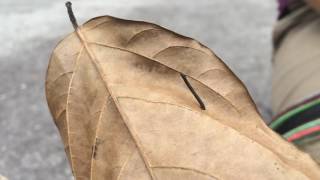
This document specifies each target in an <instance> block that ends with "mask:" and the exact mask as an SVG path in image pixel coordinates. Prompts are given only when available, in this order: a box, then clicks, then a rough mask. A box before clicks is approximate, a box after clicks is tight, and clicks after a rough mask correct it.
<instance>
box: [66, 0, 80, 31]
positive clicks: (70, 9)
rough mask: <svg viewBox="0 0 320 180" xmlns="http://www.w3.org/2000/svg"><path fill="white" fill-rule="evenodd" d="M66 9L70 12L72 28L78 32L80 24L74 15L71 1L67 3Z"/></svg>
mask: <svg viewBox="0 0 320 180" xmlns="http://www.w3.org/2000/svg"><path fill="white" fill-rule="evenodd" d="M66 7H67V10H68V15H69V18H70V21H71V23H72V26H73V28H74V29H75V30H76V29H77V28H78V23H77V19H76V17H75V16H74V14H73V11H72V3H71V2H70V1H67V2H66Z"/></svg>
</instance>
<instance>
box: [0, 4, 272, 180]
mask: <svg viewBox="0 0 320 180" xmlns="http://www.w3.org/2000/svg"><path fill="white" fill-rule="evenodd" d="M73 4H74V10H75V14H76V16H77V17H78V21H79V22H84V21H86V20H88V19H90V18H92V17H94V16H98V15H105V14H109V15H113V16H118V17H122V18H129V19H136V20H145V21H151V22H155V23H157V24H160V25H162V26H164V27H167V28H169V29H172V30H174V31H176V32H178V33H181V34H183V35H186V36H190V37H193V38H195V39H198V40H199V41H201V42H202V43H203V44H205V45H207V46H208V47H210V48H212V49H213V50H214V51H215V52H216V53H217V54H218V55H219V56H220V57H221V58H222V59H224V60H225V62H226V63H227V64H228V65H229V66H230V67H231V69H232V70H233V71H234V72H235V73H236V74H237V75H238V76H239V77H240V79H242V80H243V81H244V83H245V84H246V85H247V86H248V88H249V91H250V93H251V95H252V96H253V98H254V100H255V102H256V103H257V104H258V106H259V108H260V110H261V112H262V113H263V115H264V117H265V118H266V120H267V119H268V118H270V110H269V93H270V83H269V81H270V80H269V75H270V59H271V51H272V50H271V31H272V26H273V24H274V22H275V19H276V4H275V2H273V0H233V1H225V0H201V1H200V0H198V1H193V0H175V1H173V0H134V1H133V0H108V1H102V0H101V1H98V0H92V1H85V0H74V1H73ZM0 22H1V25H0V41H1V45H0V73H1V75H0V174H2V175H5V176H7V177H8V178H9V179H10V180H44V179H46V180H57V179H59V180H60V179H61V180H64V179H71V173H70V169H69V167H68V164H67V162H66V158H65V155H64V151H63V146H62V144H61V141H60V137H59V135H58V131H57V129H56V128H55V126H54V124H53V121H52V119H51V117H50V115H49V112H48V109H47V104H46V101H45V97H44V81H45V80H44V78H45V71H46V67H47V63H48V59H49V56H50V53H51V51H52V49H53V48H54V46H55V45H56V43H57V42H58V41H59V40H60V39H61V38H62V37H63V36H65V35H66V34H67V33H69V32H71V31H72V26H71V25H70V23H69V20H68V18H67V14H66V11H65V7H64V1H60V0H56V1H50V0H28V1H26V0H1V1H0Z"/></svg>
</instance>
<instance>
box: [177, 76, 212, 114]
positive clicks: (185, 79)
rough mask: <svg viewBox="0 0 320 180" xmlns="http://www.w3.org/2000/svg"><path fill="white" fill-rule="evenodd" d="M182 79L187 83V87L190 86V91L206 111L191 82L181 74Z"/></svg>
mask: <svg viewBox="0 0 320 180" xmlns="http://www.w3.org/2000/svg"><path fill="white" fill-rule="evenodd" d="M180 75H181V78H182V79H183V81H184V83H186V85H187V86H188V88H189V90H190V91H191V93H192V94H193V96H194V97H195V98H196V100H197V101H198V103H199V105H200V108H201V109H202V110H206V107H205V105H204V103H203V101H202V99H201V98H200V96H199V95H198V94H197V93H196V91H195V90H194V89H193V87H192V86H191V84H190V82H189V81H188V79H187V77H186V75H184V74H182V73H180Z"/></svg>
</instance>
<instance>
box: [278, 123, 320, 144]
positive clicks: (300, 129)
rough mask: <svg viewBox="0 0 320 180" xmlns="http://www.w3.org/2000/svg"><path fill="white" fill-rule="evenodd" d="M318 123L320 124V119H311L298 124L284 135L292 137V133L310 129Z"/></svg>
mask: <svg viewBox="0 0 320 180" xmlns="http://www.w3.org/2000/svg"><path fill="white" fill-rule="evenodd" d="M317 125H320V119H317V120H314V121H310V122H308V123H305V124H303V125H301V126H298V127H296V128H294V129H292V130H290V131H289V132H287V133H285V134H284V135H283V137H284V138H286V139H287V138H289V137H291V136H292V135H294V134H296V133H298V132H300V131H303V130H306V129H309V128H311V127H314V126H317Z"/></svg>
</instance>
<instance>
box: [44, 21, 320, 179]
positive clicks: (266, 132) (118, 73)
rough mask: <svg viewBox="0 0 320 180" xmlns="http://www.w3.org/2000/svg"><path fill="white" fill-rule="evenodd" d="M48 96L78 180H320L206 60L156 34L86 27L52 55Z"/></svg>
mask: <svg viewBox="0 0 320 180" xmlns="http://www.w3.org/2000/svg"><path fill="white" fill-rule="evenodd" d="M181 73H183V74H185V75H186V76H187V79H188V80H189V81H190V83H191V84H192V86H193V87H194V89H195V91H196V92H197V93H198V94H199V96H200V97H201V98H202V99H203V101H204V104H205V106H206V110H202V109H201V108H200V107H199V104H198V102H197V101H196V100H195V98H194V96H193V95H192V94H191V92H190V91H189V89H188V88H187V86H186V84H185V83H184V82H183V80H182V79H181V77H180V74H181ZM46 94H47V100H48V104H49V107H50V110H51V113H52V116H53V117H54V120H55V123H56V124H57V127H58V129H59V131H60V133H61V137H62V139H63V142H64V145H65V148H66V153H67V156H68V158H69V162H70V164H71V167H72V170H73V174H74V176H75V178H76V179H77V180H87V179H93V180H104V179H108V180H109V179H110V180H113V179H114V180H127V179H136V180H180V179H181V180H191V179H197V180H209V179H210V180H211V179H253V180H256V179H259V180H260V179H277V180H278V179H290V180H293V179H299V180H300V179H320V171H319V167H318V166H317V164H316V163H315V162H314V161H313V160H312V159H311V158H310V157H309V155H307V154H304V153H302V152H300V151H298V150H297V149H296V148H295V147H293V146H292V145H290V144H289V143H287V142H285V141H284V140H283V139H282V138H281V137H279V136H278V135H276V134H275V133H274V132H272V130H270V129H269V128H268V127H267V126H266V125H265V124H264V122H263V121H262V119H261V117H260V115H259V114H258V113H257V110H256V107H255V105H254V103H253V102H252V100H251V98H250V96H249V94H248V92H247V90H246V88H245V87H244V86H243V84H242V83H241V81H240V80H239V79H238V78H237V77H236V76H235V75H234V74H233V73H232V72H231V71H230V69H229V68H228V67H227V66H226V65H225V64H224V63H223V62H222V61H221V60H220V59H219V58H218V57H216V56H215V55H214V54H213V53H212V52H211V50H209V49H208V48H206V47H205V46H203V45H201V44H200V43H198V42H197V41H195V40H193V39H190V38H187V37H184V36H181V35H179V34H176V33H174V32H171V31H169V30H167V29H164V28H162V27H159V26H157V25H155V24H150V23H146V22H137V21H129V20H122V19H117V18H113V17H110V16H104V17H98V18H94V19H92V20H90V21H89V22H87V23H85V24H84V25H82V26H81V27H79V28H78V29H77V31H76V32H74V33H72V34H71V35H69V36H68V37H67V38H66V39H64V40H63V41H62V42H61V43H59V45H58V46H57V48H56V49H55V50H54V52H53V54H52V58H51V60H50V64H49V67H48V72H47V81H46Z"/></svg>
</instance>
